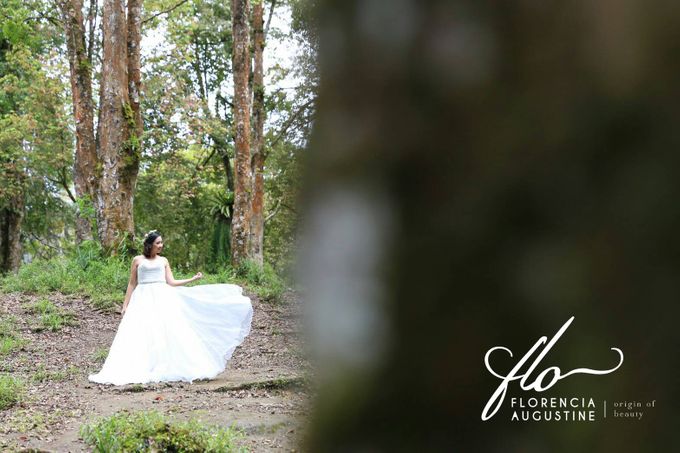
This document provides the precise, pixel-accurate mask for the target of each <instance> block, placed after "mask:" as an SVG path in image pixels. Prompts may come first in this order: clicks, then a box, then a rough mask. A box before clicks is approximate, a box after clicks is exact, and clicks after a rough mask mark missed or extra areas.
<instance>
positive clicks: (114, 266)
mask: <svg viewBox="0 0 680 453" xmlns="http://www.w3.org/2000/svg"><path fill="white" fill-rule="evenodd" d="M124 260H125V258H122V257H119V256H114V257H104V256H103V251H102V250H101V247H100V246H99V245H98V244H97V243H95V242H93V241H85V242H83V243H82V244H81V245H80V246H77V247H74V248H73V250H72V251H71V252H70V253H69V254H68V255H67V256H62V257H57V258H52V259H49V260H36V261H34V262H32V263H30V264H25V265H23V266H22V267H21V268H20V269H19V272H18V273H17V274H16V275H8V276H7V277H5V278H4V279H2V280H0V288H1V289H2V290H3V291H5V292H25V293H33V294H49V293H51V292H60V293H62V294H78V295H82V296H87V297H89V298H90V300H91V302H92V303H93V305H94V306H95V307H96V308H99V309H112V308H114V307H115V306H116V304H120V303H121V302H122V300H123V298H124V296H125V290H126V288H127V283H128V279H129V275H130V271H129V269H128V266H129V264H127V263H126V262H125V261H124ZM46 323H49V325H50V326H52V325H54V326H57V325H59V318H58V317H54V316H49V317H47V318H46ZM61 325H63V323H62V324H61Z"/></svg>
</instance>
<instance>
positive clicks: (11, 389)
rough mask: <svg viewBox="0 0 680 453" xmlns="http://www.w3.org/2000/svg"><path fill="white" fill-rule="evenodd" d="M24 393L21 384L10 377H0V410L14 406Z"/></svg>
mask: <svg viewBox="0 0 680 453" xmlns="http://www.w3.org/2000/svg"><path fill="white" fill-rule="evenodd" d="M23 392H24V384H23V382H22V381H21V380H20V379H18V378H14V377H12V376H8V375H4V374H3V375H0V410H5V409H7V408H8V407H12V406H14V405H15V404H16V403H18V402H19V401H20V400H21V396H22V395H23Z"/></svg>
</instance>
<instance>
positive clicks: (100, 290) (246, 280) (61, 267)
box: [0, 241, 286, 328]
mask: <svg viewBox="0 0 680 453" xmlns="http://www.w3.org/2000/svg"><path fill="white" fill-rule="evenodd" d="M193 274H194V273H193V272H180V271H179V270H177V271H176V272H175V278H178V279H181V278H188V277H191V276H192V275H193ZM129 277H130V260H129V258H126V257H124V256H113V257H106V256H103V254H102V251H101V248H100V247H99V246H98V245H97V244H96V243H94V242H92V241H85V242H84V243H83V244H81V245H80V246H78V247H76V248H74V249H73V250H72V251H71V252H70V253H69V254H68V255H66V256H61V257H57V258H53V259H51V260H46V261H41V260H36V261H34V262H32V263H29V264H24V265H22V266H21V268H20V269H19V272H18V273H17V274H9V275H7V276H6V277H4V278H0V291H2V292H6V293H13V292H14V293H16V292H21V293H29V294H38V295H47V294H50V293H53V292H59V293H62V294H73V295H78V296H82V297H87V298H89V300H90V303H91V304H92V305H93V307H94V308H96V309H99V310H115V309H117V308H118V307H120V305H121V304H122V302H123V299H124V298H125V291H126V289H127V284H128V279H129ZM225 282H233V283H236V284H239V285H241V286H245V287H247V288H248V289H249V290H250V291H251V292H253V293H255V294H256V295H257V296H258V297H259V298H260V299H261V300H264V301H269V302H276V301H278V300H280V296H281V294H282V293H283V292H284V291H285V289H286V285H285V283H284V282H283V280H282V279H281V278H280V277H279V276H278V275H277V274H276V272H275V271H274V269H273V268H272V267H271V266H270V265H269V264H265V265H264V266H260V265H258V264H256V263H255V262H253V261H245V262H244V263H243V264H242V265H241V266H239V267H238V268H237V269H234V268H232V267H229V266H227V267H225V268H223V269H222V270H220V271H218V272H216V273H213V274H205V276H204V278H203V280H201V282H200V283H198V284H208V283H225ZM57 328H58V327H57Z"/></svg>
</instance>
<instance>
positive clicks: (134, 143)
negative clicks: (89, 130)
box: [95, 0, 141, 250]
mask: <svg viewBox="0 0 680 453" xmlns="http://www.w3.org/2000/svg"><path fill="white" fill-rule="evenodd" d="M140 9H141V7H140V6H139V4H138V2H137V1H130V2H128V15H127V17H126V15H125V3H124V2H123V0H105V1H104V10H103V20H102V31H103V36H102V40H103V44H102V51H103V59H102V61H103V64H102V75H101V91H100V97H99V122H98V130H97V138H98V142H99V149H98V153H97V154H98V158H99V163H100V168H101V172H100V174H99V175H98V176H99V190H98V193H97V199H96V203H95V207H96V209H97V230H98V233H99V240H100V241H101V243H102V245H103V246H104V247H105V248H107V249H109V250H111V249H113V248H114V247H115V246H116V244H117V243H118V242H119V241H121V240H122V239H123V238H122V236H124V235H127V236H128V242H129V243H130V244H131V242H130V241H131V239H132V237H134V222H133V216H132V206H133V200H134V188H135V183H136V181H137V173H138V171H139V158H140V152H141V142H140V138H141V137H140V135H139V134H138V129H139V127H140V126H139V124H138V120H137V118H138V115H139V102H138V100H137V102H136V103H132V102H131V100H130V85H131V84H132V85H133V87H134V89H136V88H137V87H138V85H137V82H136V81H135V80H134V78H135V76H136V77H139V66H140V63H139V61H135V59H137V60H138V59H139V51H138V47H139V37H140V35H141V33H140V30H139V28H140V27H141V20H140V19H139V13H140ZM128 49H132V50H133V52H132V53H131V54H129V52H128ZM130 69H132V72H131V73H130V72H129V71H130Z"/></svg>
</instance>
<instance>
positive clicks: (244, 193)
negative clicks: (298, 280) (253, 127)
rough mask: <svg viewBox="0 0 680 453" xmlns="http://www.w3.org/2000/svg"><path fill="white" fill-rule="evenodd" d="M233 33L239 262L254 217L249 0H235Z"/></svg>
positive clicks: (235, 258)
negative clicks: (249, 78)
mask: <svg viewBox="0 0 680 453" xmlns="http://www.w3.org/2000/svg"><path fill="white" fill-rule="evenodd" d="M231 11H232V34H233V40H234V50H233V55H232V66H233V71H234V115H233V116H234V125H235V134H234V135H235V137H234V142H235V159H234V160H235V163H234V167H235V170H236V174H235V183H236V184H235V187H234V218H233V219H232V226H231V228H232V231H231V253H232V255H231V261H232V264H233V265H235V266H238V265H239V264H241V263H242V262H243V260H244V259H246V258H248V255H249V245H248V243H249V239H250V217H251V210H252V208H251V205H250V200H251V190H252V177H251V167H250V165H251V162H250V133H251V131H250V99H249V98H250V96H249V95H248V94H249V90H248V77H249V75H250V31H249V28H250V27H249V24H248V20H249V15H250V2H249V0H232V2H231Z"/></svg>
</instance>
